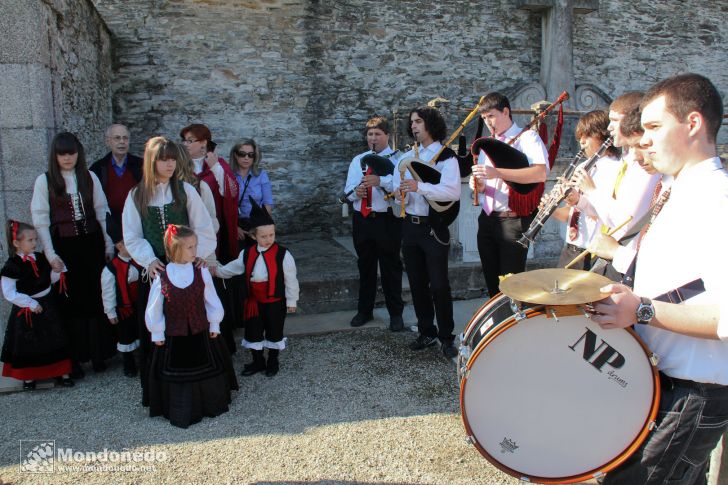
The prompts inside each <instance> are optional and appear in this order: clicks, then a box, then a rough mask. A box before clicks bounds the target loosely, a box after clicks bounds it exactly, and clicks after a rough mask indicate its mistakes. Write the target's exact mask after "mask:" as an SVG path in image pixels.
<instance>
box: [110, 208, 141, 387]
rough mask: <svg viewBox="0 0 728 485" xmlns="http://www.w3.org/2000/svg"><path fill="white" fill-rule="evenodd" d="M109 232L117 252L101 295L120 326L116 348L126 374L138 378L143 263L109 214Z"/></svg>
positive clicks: (117, 328) (115, 321) (112, 323)
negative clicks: (132, 253)
mask: <svg viewBox="0 0 728 485" xmlns="http://www.w3.org/2000/svg"><path fill="white" fill-rule="evenodd" d="M106 232H107V233H108V234H109V237H110V238H111V240H112V241H113V242H114V247H115V248H116V251H117V254H116V256H114V258H113V259H112V260H111V261H110V262H108V263H107V264H106V267H105V268H104V269H103V271H101V298H102V300H103V303H104V313H106V318H108V319H109V322H110V323H111V325H113V326H114V327H115V328H116V336H117V344H116V350H118V351H119V352H121V355H122V356H123V357H124V375H125V376H127V377H134V376H136V375H137V367H136V363H135V362H134V353H133V352H134V350H136V349H137V348H138V347H139V335H138V334H139V332H138V325H137V312H136V303H137V298H138V295H139V289H138V288H139V269H140V267H139V265H137V264H136V263H135V262H134V261H133V260H132V259H131V256H130V255H129V252H128V251H127V250H126V246H125V245H124V238H123V237H122V234H121V227H119V224H118V223H117V222H116V221H115V220H114V219H113V218H112V217H111V215H108V216H107V218H106Z"/></svg>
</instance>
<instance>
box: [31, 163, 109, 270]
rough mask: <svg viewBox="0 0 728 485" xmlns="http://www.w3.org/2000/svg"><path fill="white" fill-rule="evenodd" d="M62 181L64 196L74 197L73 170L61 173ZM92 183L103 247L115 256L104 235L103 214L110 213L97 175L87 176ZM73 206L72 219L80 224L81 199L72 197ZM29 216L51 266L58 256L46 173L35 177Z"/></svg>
mask: <svg viewBox="0 0 728 485" xmlns="http://www.w3.org/2000/svg"><path fill="white" fill-rule="evenodd" d="M61 175H63V181H64V182H65V183H66V193H67V194H71V195H72V196H74V195H75V194H77V193H78V185H77V184H76V172H75V171H73V170H70V171H66V170H62V171H61ZM89 175H91V180H92V181H93V203H94V211H95V213H96V220H97V221H99V224H100V225H101V233H102V234H103V236H104V246H105V251H106V254H107V255H109V256H110V255H113V254H114V243H113V242H112V241H111V238H109V235H108V234H106V213H107V212H109V205H108V203H107V202H106V196H105V195H104V191H103V189H102V187H101V182H99V179H98V178H97V177H96V174H95V173H93V172H89ZM73 199H74V205H73V211H74V219H75V220H80V219H82V218H83V212H84V209H83V207H82V206H81V205H80V204H81V198H80V197H75V196H74V197H73ZM30 213H31V215H32V218H33V225H34V226H35V230H36V231H38V237H39V238H40V242H41V243H42V244H43V251H44V252H45V256H46V258H47V259H48V261H49V262H53V260H54V259H56V258H58V255H57V254H56V252H55V249H54V248H53V241H52V240H51V231H50V225H51V209H50V198H49V195H48V180H47V179H46V175H45V173H43V174H40V175H38V178H36V179H35V187H34V188H33V198H32V199H31V201H30Z"/></svg>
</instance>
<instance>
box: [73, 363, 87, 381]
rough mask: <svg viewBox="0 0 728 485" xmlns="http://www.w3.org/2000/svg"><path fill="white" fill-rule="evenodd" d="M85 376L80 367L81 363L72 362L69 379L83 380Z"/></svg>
mask: <svg viewBox="0 0 728 485" xmlns="http://www.w3.org/2000/svg"><path fill="white" fill-rule="evenodd" d="M85 375H86V374H85V373H84V371H83V368H82V367H81V363H80V362H76V361H73V366H72V367H71V379H83V378H84V376H85Z"/></svg>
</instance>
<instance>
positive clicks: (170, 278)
mask: <svg viewBox="0 0 728 485" xmlns="http://www.w3.org/2000/svg"><path fill="white" fill-rule="evenodd" d="M164 246H165V250H166V254H167V261H168V263H167V266H166V268H165V271H164V272H162V273H159V275H158V276H157V277H156V278H155V279H154V282H153V283H152V287H151V290H150V291H149V301H148V303H147V310H146V315H145V318H146V322H147V328H148V329H149V332H150V333H151V340H152V342H154V345H155V346H154V350H153V355H152V365H151V369H150V373H149V415H150V416H159V415H163V416H164V417H166V418H167V419H169V421H170V423H171V424H173V425H174V426H178V427H180V428H187V427H188V426H189V425H191V424H194V423H197V422H198V421H200V420H201V419H202V418H203V416H208V417H214V416H217V415H219V414H222V413H224V412H227V411H228V405H229V404H230V390H231V389H234V390H237V389H238V383H237V380H236V378H235V372H234V370H233V365H232V361H231V359H230V354H229V353H228V351H227V348H226V346H225V344H224V343H223V342H222V339H221V338H219V335H220V321H221V320H222V316H223V308H222V303H221V302H220V299H219V298H218V296H217V293H216V292H215V287H214V286H213V283H212V276H210V272H209V271H208V270H207V268H205V267H198V266H195V265H194V264H193V263H194V261H195V259H196V255H197V236H195V233H194V231H192V229H190V228H189V227H186V226H177V225H174V224H170V225H169V227H168V229H167V231H166V233H165V235H164Z"/></svg>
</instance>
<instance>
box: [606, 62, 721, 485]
mask: <svg viewBox="0 0 728 485" xmlns="http://www.w3.org/2000/svg"><path fill="white" fill-rule="evenodd" d="M641 107H642V126H643V127H644V129H645V133H644V135H643V137H642V146H643V147H645V149H646V150H647V152H648V156H649V157H651V158H653V164H654V166H655V168H656V169H657V170H658V171H659V172H661V173H663V174H667V175H671V176H673V177H674V181H673V183H672V187H671V189H670V190H671V193H670V196H669V198H668V199H667V201H666V202H665V203H664V205H663V206H662V210H661V211H659V212H658V214H657V216H656V217H655V219H654V221H653V222H652V224H651V226H650V227H649V230H648V231H647V232H646V233H645V234H644V235H643V237H642V241H641V244H640V249H639V252H638V254H637V259H636V264H637V267H636V274H635V280H634V291H633V290H630V289H629V288H628V287H626V286H624V285H619V284H613V285H608V286H607V287H605V288H602V291H604V292H607V293H611V295H610V296H609V297H608V298H606V299H604V300H602V301H600V302H597V303H595V304H594V311H595V313H594V315H593V317H592V318H593V320H594V321H595V322H596V323H598V324H600V325H601V326H602V328H605V329H609V328H625V327H629V326H632V325H635V328H636V330H637V332H638V333H639V335H640V336H641V337H642V339H643V340H644V341H645V343H646V344H647V346H648V347H649V349H650V350H651V351H652V352H654V353H655V354H657V356H658V357H659V363H658V368H659V370H660V376H661V383H662V386H661V396H660V411H661V412H660V413H659V414H658V421H657V426H656V428H655V429H654V430H653V431H652V432H651V434H650V435H649V436H648V437H647V440H646V442H645V443H644V444H643V445H642V447H641V448H640V449H639V450H638V451H637V452H636V453H635V454H634V455H633V456H632V457H630V458H629V459H628V460H627V461H626V462H625V463H624V464H622V465H621V466H620V467H618V468H617V469H615V470H613V471H612V472H610V473H608V474H607V476H606V479H605V481H604V483H606V484H612V483H619V484H624V483H666V482H667V481H674V482H675V483H678V482H679V483H699V482H701V481H704V480H705V476H704V475H705V470H706V468H707V462H708V457H709V454H710V451H711V450H712V449H713V448H714V447H715V445H716V443H717V442H718V440H719V439H720V437H721V435H722V434H723V433H724V432H725V430H726V429H727V428H728V306H727V305H728V304H726V301H728V300H727V299H726V294H728V280H727V279H726V275H728V259H727V258H725V257H723V255H722V248H723V244H724V243H725V241H726V240H728V225H726V224H722V223H720V221H716V219H715V216H716V214H719V215H725V214H727V213H728V173H726V171H725V170H724V169H723V167H722V164H721V162H720V159H719V158H718V157H717V156H716V136H717V133H718V129H719V128H720V123H721V121H722V118H723V102H722V100H721V97H720V94H719V93H718V91H717V89H716V88H715V86H714V85H713V84H712V83H711V82H710V81H709V80H708V79H706V78H704V77H703V76H700V75H697V74H684V75H680V76H675V77H672V78H668V79H666V80H664V81H661V82H660V83H658V84H657V85H655V86H654V87H652V88H651V89H650V90H649V91H648V92H647V94H646V95H645V98H644V99H643V101H642V103H641ZM703 288H704V289H703ZM678 293H679V294H678ZM667 294H669V295H670V297H671V300H672V301H679V302H680V303H679V304H678V303H668V302H666V301H665V299H666V296H665V295H667ZM650 299H652V300H650ZM668 301H670V300H668Z"/></svg>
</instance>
